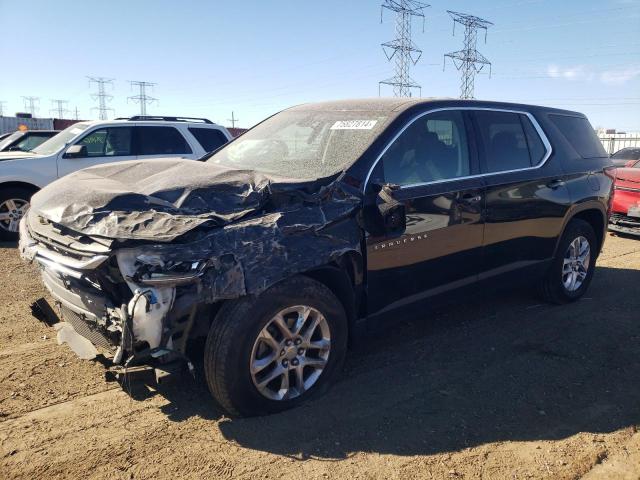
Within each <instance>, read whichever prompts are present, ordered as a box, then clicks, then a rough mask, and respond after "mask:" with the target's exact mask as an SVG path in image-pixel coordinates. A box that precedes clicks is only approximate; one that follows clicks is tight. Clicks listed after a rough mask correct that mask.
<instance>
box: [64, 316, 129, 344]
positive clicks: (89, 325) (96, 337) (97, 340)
mask: <svg viewBox="0 0 640 480" xmlns="http://www.w3.org/2000/svg"><path fill="white" fill-rule="evenodd" d="M60 310H61V313H62V318H63V319H64V321H65V322H69V323H70V324H71V325H72V326H73V329H74V330H75V331H76V332H78V333H79V334H80V335H82V336H83V337H84V338H86V339H87V340H89V341H90V342H91V343H93V344H94V345H97V346H99V347H102V348H105V349H107V350H114V349H115V348H116V346H117V345H116V344H115V343H114V342H112V341H111V340H109V338H108V337H107V336H106V335H105V334H104V333H103V332H102V329H101V327H99V326H97V325H96V324H95V323H93V322H91V321H89V320H85V319H84V317H82V315H78V314H77V313H76V312H74V311H73V310H70V309H69V308H67V307H65V306H64V305H62V306H61V307H60Z"/></svg>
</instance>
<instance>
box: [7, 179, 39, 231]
mask: <svg viewBox="0 0 640 480" xmlns="http://www.w3.org/2000/svg"><path fill="white" fill-rule="evenodd" d="M34 193H35V191H34V190H29V189H26V188H19V187H10V188H2V191H1V192H0V240H5V241H15V240H17V239H18V226H19V225H20V220H21V219H22V216H23V215H24V214H25V213H26V211H27V209H28V208H29V201H30V200H31V196H32V195H33V194H34Z"/></svg>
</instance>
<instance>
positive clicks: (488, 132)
mask: <svg viewBox="0 0 640 480" xmlns="http://www.w3.org/2000/svg"><path fill="white" fill-rule="evenodd" d="M475 117H476V120H477V123H478V127H479V129H480V137H481V140H482V145H483V147H484V153H485V162H486V170H487V173H494V172H504V171H508V170H518V169H520V168H528V167H531V165H532V162H531V158H530V156H529V148H528V146H527V138H526V136H525V133H524V129H523V127H522V123H521V121H520V115H519V114H517V113H511V112H495V111H488V110H487V111H483V110H478V111H476V112H475Z"/></svg>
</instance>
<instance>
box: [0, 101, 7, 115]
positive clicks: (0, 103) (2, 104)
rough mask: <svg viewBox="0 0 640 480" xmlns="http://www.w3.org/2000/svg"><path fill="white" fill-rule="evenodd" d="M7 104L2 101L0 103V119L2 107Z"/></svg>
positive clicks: (2, 113) (2, 111)
mask: <svg viewBox="0 0 640 480" xmlns="http://www.w3.org/2000/svg"><path fill="white" fill-rule="evenodd" d="M6 104H7V102H4V101H0V117H3V116H4V106H5V105H6Z"/></svg>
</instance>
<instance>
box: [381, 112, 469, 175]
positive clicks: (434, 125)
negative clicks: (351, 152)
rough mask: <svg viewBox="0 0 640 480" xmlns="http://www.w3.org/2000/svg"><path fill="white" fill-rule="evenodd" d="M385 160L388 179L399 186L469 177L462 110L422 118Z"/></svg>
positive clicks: (390, 150)
mask: <svg viewBox="0 0 640 480" xmlns="http://www.w3.org/2000/svg"><path fill="white" fill-rule="evenodd" d="M381 160H382V164H383V167H384V177H385V181H387V182H389V183H396V184H398V185H410V184H412V183H423V182H433V181H438V180H448V179H452V178H457V177H465V176H468V175H469V174H470V163H469V148H468V144H467V135H466V131H465V127H464V119H463V116H462V112H460V111H455V110H450V111H443V112H436V113H431V114H428V115H425V116H423V117H421V118H419V119H418V120H416V121H415V122H413V123H412V124H411V125H409V126H408V127H407V129H406V130H405V131H404V132H402V134H401V135H400V136H399V137H398V138H397V139H396V140H395V141H394V142H393V143H392V144H391V146H390V147H389V148H388V149H387V151H386V152H385V153H384V155H383V156H382V159H381Z"/></svg>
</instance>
